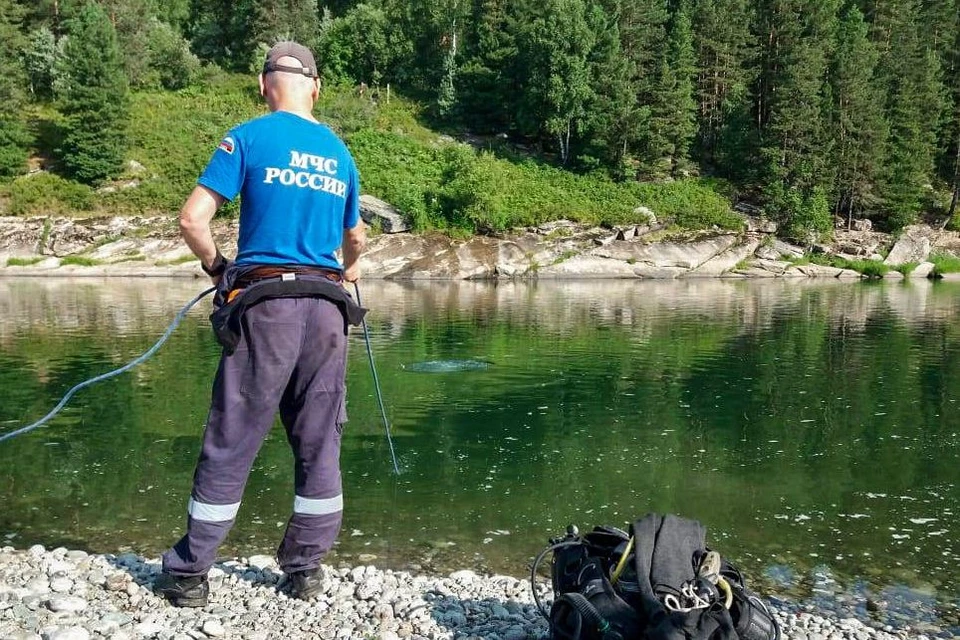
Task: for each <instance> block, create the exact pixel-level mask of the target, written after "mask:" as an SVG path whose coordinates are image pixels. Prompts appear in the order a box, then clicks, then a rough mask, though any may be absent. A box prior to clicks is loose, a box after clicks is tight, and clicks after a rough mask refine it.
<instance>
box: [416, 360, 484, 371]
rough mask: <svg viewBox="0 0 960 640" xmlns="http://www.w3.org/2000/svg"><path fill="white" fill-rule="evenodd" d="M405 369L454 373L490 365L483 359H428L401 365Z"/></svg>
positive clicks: (479, 369) (476, 369) (477, 369)
mask: <svg viewBox="0 0 960 640" xmlns="http://www.w3.org/2000/svg"><path fill="white" fill-rule="evenodd" d="M401 366H402V367H403V369H404V370H405V371H413V372H415V373H454V372H457V371H481V370H483V369H486V368H488V367H489V366H490V363H489V362H485V361H483V360H427V361H425V362H412V363H410V364H405V365H401Z"/></svg>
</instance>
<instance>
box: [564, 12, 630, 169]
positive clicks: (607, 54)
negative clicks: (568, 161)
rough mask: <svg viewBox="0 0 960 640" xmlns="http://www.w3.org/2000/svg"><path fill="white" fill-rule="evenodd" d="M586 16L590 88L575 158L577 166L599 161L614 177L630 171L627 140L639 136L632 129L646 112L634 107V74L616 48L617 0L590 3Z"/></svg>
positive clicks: (594, 163) (617, 29) (618, 16)
mask: <svg viewBox="0 0 960 640" xmlns="http://www.w3.org/2000/svg"><path fill="white" fill-rule="evenodd" d="M587 19H588V23H589V28H590V30H591V31H592V32H593V33H594V35H595V37H596V43H595V45H594V47H593V50H592V51H591V52H590V56H589V58H588V60H587V64H588V67H589V69H590V85H591V90H590V100H589V102H588V103H587V105H586V106H585V116H584V121H583V131H584V135H583V136H582V138H581V144H580V151H579V153H578V154H577V155H578V156H579V157H578V164H579V165H580V166H581V167H582V168H583V169H592V168H594V167H596V166H603V167H605V168H606V169H607V170H608V172H609V173H610V174H611V175H612V176H613V177H614V178H617V179H623V178H627V177H633V175H634V174H635V173H636V171H635V169H634V168H633V161H632V157H631V155H630V150H629V143H630V141H632V140H636V139H637V138H638V137H639V135H638V133H637V129H638V127H639V126H640V123H641V121H644V120H646V117H645V116H646V114H645V113H643V112H641V110H640V109H639V108H638V107H637V96H636V93H635V90H634V85H633V82H632V80H633V78H634V76H635V74H634V71H633V68H632V66H631V63H630V61H629V60H628V59H627V58H626V56H624V55H623V52H622V50H621V48H620V47H621V44H620V27H619V21H620V7H619V4H618V3H610V7H609V8H607V9H605V8H604V7H602V6H600V5H599V4H594V5H592V6H591V7H589V12H588V15H587Z"/></svg>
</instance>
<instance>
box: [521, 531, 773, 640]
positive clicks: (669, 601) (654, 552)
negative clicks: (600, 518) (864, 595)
mask: <svg viewBox="0 0 960 640" xmlns="http://www.w3.org/2000/svg"><path fill="white" fill-rule="evenodd" d="M551 552H552V554H553V558H552V562H551V578H552V587H553V603H552V605H551V606H550V608H549V610H547V608H546V607H545V606H544V605H543V603H542V602H541V601H540V598H539V594H538V593H537V589H536V587H535V580H536V572H537V569H538V566H539V565H540V563H541V561H542V560H543V558H544V557H545V556H546V555H547V554H548V553H551ZM531 585H534V587H533V595H534V599H535V601H536V603H537V607H538V608H539V609H540V612H541V613H542V614H543V615H544V616H545V617H546V618H547V619H548V620H549V621H550V637H551V640H780V628H779V625H778V624H777V621H776V619H775V618H774V617H773V615H772V614H771V612H770V610H769V609H768V608H767V606H766V604H764V602H763V600H761V599H760V598H759V597H758V596H757V595H756V594H754V593H753V592H751V591H750V590H749V589H747V587H746V585H745V583H744V579H743V575H742V574H741V573H740V571H739V570H738V569H737V568H736V567H735V566H733V565H732V564H731V563H730V562H728V561H727V560H726V559H724V558H721V557H720V554H719V553H717V552H716V551H712V550H710V549H709V548H707V546H706V529H705V528H704V527H703V526H702V525H701V524H700V523H699V522H697V521H695V520H689V519H686V518H681V517H679V516H675V515H659V514H648V515H646V516H644V517H643V518H641V519H640V520H637V521H636V522H634V523H633V524H632V525H631V526H630V532H629V533H627V532H625V531H623V530H622V529H619V528H617V527H610V526H599V527H594V529H593V530H592V531H590V532H589V533H586V534H584V535H581V534H580V533H579V531H578V530H577V528H576V527H575V526H573V525H571V526H570V527H568V528H567V534H566V536H564V537H562V538H555V539H552V540H551V541H550V545H549V546H548V547H547V548H546V549H544V551H543V552H542V553H541V554H540V555H539V556H538V557H537V559H536V560H535V561H534V563H533V571H532V572H531Z"/></svg>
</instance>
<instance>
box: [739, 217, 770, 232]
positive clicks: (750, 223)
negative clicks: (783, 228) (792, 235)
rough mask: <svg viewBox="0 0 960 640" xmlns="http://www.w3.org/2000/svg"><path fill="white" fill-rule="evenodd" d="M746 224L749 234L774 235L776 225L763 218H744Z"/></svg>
mask: <svg viewBox="0 0 960 640" xmlns="http://www.w3.org/2000/svg"><path fill="white" fill-rule="evenodd" d="M744 220H745V222H746V224H747V231H749V232H751V233H776V232H777V223H776V222H774V221H773V220H767V219H766V218H763V217H757V216H750V215H748V216H744Z"/></svg>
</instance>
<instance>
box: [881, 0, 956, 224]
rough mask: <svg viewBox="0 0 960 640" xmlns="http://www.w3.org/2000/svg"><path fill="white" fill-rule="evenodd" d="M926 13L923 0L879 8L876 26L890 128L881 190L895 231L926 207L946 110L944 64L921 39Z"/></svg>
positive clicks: (897, 1)
mask: <svg viewBox="0 0 960 640" xmlns="http://www.w3.org/2000/svg"><path fill="white" fill-rule="evenodd" d="M920 9H921V7H920V3H919V0H891V1H890V2H887V3H883V4H878V5H877V6H876V7H875V15H874V21H873V23H872V25H871V39H872V40H873V42H874V43H875V46H876V47H877V49H878V51H879V52H880V60H879V63H878V67H877V69H878V73H877V76H878V78H879V80H880V83H881V86H882V88H883V91H884V95H885V96H886V104H885V118H886V121H887V122H888V124H889V127H890V135H889V143H888V145H887V154H886V158H885V160H884V165H885V169H886V170H885V176H884V179H883V184H882V188H881V192H882V194H883V197H884V200H885V204H884V208H885V213H886V218H887V220H886V222H887V226H888V227H890V228H891V229H898V228H900V227H903V226H905V225H908V224H912V223H913V222H914V220H916V217H917V214H918V213H919V211H920V209H921V207H922V204H923V193H924V190H925V185H927V184H928V183H929V181H930V180H931V178H932V176H933V171H934V160H935V157H936V150H937V149H936V147H937V132H938V130H939V127H940V123H941V116H942V114H943V107H944V104H943V94H942V91H941V89H942V84H941V80H940V76H941V68H940V61H939V60H938V58H937V54H936V51H935V50H934V49H933V48H932V47H931V46H930V45H931V42H930V41H929V40H927V39H926V38H922V37H921V30H923V29H924V25H922V23H921V11H920Z"/></svg>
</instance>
